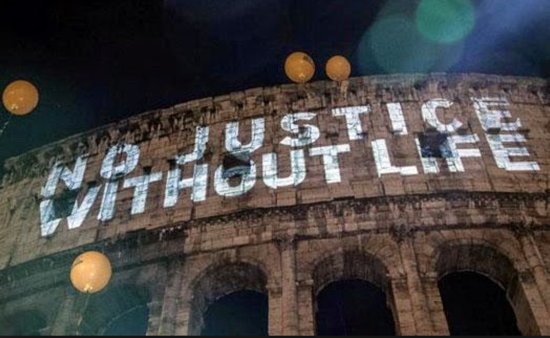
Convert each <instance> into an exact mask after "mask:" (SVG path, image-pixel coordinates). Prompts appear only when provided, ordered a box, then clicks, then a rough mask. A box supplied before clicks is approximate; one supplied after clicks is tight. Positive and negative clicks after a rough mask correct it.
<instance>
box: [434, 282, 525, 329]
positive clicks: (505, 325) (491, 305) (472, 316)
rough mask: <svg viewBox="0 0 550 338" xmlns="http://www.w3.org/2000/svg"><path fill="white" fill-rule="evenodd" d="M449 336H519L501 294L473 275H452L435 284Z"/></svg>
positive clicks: (497, 287) (511, 313)
mask: <svg viewBox="0 0 550 338" xmlns="http://www.w3.org/2000/svg"><path fill="white" fill-rule="evenodd" d="M439 290H440V293H441V298H442V301H443V308H444V309H445V316H446V317H447V323H448V325H449V332H450V334H451V335H520V332H519V330H518V327H517V324H516V317H515V315H514V310H513V309H512V307H511V306H510V303H509V302H508V299H507V298H506V294H505V292H504V290H503V289H502V288H501V287H500V286H499V285H498V284H496V283H495V282H493V281H492V280H490V279H489V278H487V277H485V276H483V275H481V274H478V273H475V272H454V273H450V274H448V275H446V276H444V277H443V278H441V279H440V280H439Z"/></svg>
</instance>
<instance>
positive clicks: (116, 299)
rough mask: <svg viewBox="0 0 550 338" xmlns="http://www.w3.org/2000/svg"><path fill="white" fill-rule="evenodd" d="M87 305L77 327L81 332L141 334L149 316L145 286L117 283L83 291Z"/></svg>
mask: <svg viewBox="0 0 550 338" xmlns="http://www.w3.org/2000/svg"><path fill="white" fill-rule="evenodd" d="M86 297H89V298H88V305H87V307H86V309H85V310H84V312H83V314H82V321H81V323H80V325H79V327H78V333H79V334H81V335H119V336H144V335H145V334H146V333H147V326H148V320H149V309H148V307H147V302H148V301H149V297H148V294H147V292H146V290H144V289H142V288H138V287H134V286H128V285H125V286H118V287H112V288H109V289H107V290H105V291H103V292H100V293H97V294H90V295H86Z"/></svg>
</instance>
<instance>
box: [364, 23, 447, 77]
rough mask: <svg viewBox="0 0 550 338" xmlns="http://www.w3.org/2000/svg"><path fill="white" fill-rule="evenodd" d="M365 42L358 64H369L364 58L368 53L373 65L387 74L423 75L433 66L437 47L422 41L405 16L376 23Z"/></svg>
mask: <svg viewBox="0 0 550 338" xmlns="http://www.w3.org/2000/svg"><path fill="white" fill-rule="evenodd" d="M366 38H367V39H366V41H365V42H367V43H364V42H363V43H362V44H361V45H360V46H359V57H360V59H359V62H360V63H365V62H372V61H371V60H370V59H369V57H368V55H369V54H371V53H372V54H371V55H372V56H373V57H374V61H375V62H376V64H377V65H378V66H380V67H381V68H382V69H384V71H386V72H387V73H409V72H427V71H429V70H430V69H432V67H433V66H434V64H435V63H436V57H437V55H438V49H439V48H438V46H436V45H435V44H434V43H432V42H430V41H428V40H426V39H424V37H423V36H422V35H420V34H419V33H418V32H417V30H416V29H415V26H414V22H413V21H412V20H409V19H408V18H407V17H405V16H402V15H392V16H388V17H385V18H382V19H379V20H378V21H376V23H375V24H374V25H373V26H372V27H371V29H370V30H369V31H368V33H367V36H366ZM367 46H368V49H369V50H367V48H365V47H367Z"/></svg>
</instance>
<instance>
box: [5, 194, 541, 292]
mask: <svg viewBox="0 0 550 338" xmlns="http://www.w3.org/2000/svg"><path fill="white" fill-rule="evenodd" d="M433 200H446V201H471V202H474V203H476V202H496V203H498V202H502V201H508V202H510V201H511V202H518V208H520V209H521V208H523V206H521V204H520V203H521V202H526V201H546V202H548V201H550V193H549V192H545V193H518V192H516V193H496V192H466V191H453V192H449V193H445V192H438V193H433V194H418V195H405V196H383V197H374V198H362V199H353V198H350V199H340V200H337V201H331V202H319V203H314V204H304V205H295V206H288V207H274V208H270V209H248V210H242V211H239V212H236V213H233V214H229V215H224V216H220V217H210V218H207V219H200V220H194V221H189V222H184V223H180V224H177V225H174V226H172V227H164V228H158V229H153V230H139V231H134V232H130V233H126V234H125V235H124V236H120V237H117V238H111V239H108V240H104V241H100V242H96V243H93V244H89V245H85V246H81V247H76V248H73V249H70V250H67V251H63V252H59V253H56V254H52V255H49V256H46V257H41V258H37V259H34V260H32V261H29V262H24V263H21V264H18V265H15V266H11V267H8V268H6V269H4V270H2V271H0V285H1V286H2V287H3V288H4V287H6V288H10V285H12V283H13V282H16V281H20V280H24V279H26V278H31V277H32V276H36V275H38V274H43V273H45V272H48V273H47V274H48V276H47V277H44V276H43V278H41V280H42V282H44V283H48V284H49V285H50V286H51V285H61V284H63V283H66V282H67V280H65V279H60V276H62V277H63V276H65V275H66V276H68V272H69V270H70V266H71V264H72V261H73V259H74V258H75V257H76V256H77V255H78V254H79V253H81V252H83V251H86V250H101V251H104V252H106V253H108V254H111V255H113V257H115V259H114V262H113V266H114V269H115V270H126V269H130V268H132V267H134V266H139V265H142V264H149V263H155V262H159V261H164V260H168V259H170V258H174V257H180V256H182V255H183V251H184V250H183V243H184V240H185V237H186V236H187V235H186V231H187V230H189V229H190V228H193V227H200V226H208V225H211V224H216V223H217V224H219V223H224V222H225V223H227V222H238V221H243V220H248V221H254V220H257V221H260V222H262V221H263V220H265V219H270V218H271V217H272V216H273V215H292V216H296V217H301V218H303V217H307V212H308V211H309V210H319V209H323V210H328V211H330V212H332V213H334V214H338V213H341V212H343V210H344V209H346V208H357V207H361V208H364V207H375V206H381V205H384V206H389V205H395V206H398V205H414V204H418V203H421V202H429V201H433ZM487 207H489V208H491V205H488V206H487ZM361 208H359V209H361ZM419 208H421V206H419ZM481 208H483V207H481ZM362 210H364V209H362ZM400 225H401V226H402V227H400ZM456 229H468V230H475V229H478V230H479V229H501V230H507V231H510V232H512V233H513V234H515V235H518V234H520V235H521V234H524V233H525V232H526V231H527V232H528V233H532V232H534V231H548V230H550V223H547V222H543V223H534V222H532V221H529V222H527V223H526V222H523V221H520V222H508V223H504V224H498V223H494V222H486V223H483V224H468V223H456V224H445V225H440V226H433V225H429V226H408V225H405V224H403V223H400V224H397V225H395V226H389V227H380V228H374V229H367V230H364V229H362V230H355V231H346V232H342V233H325V234H319V235H304V234H296V235H293V236H292V241H302V240H314V239H322V238H333V237H338V236H340V237H342V236H345V237H347V236H356V235H360V234H389V235H390V236H391V237H392V238H393V239H394V240H395V241H396V242H397V241H399V239H402V237H411V238H412V237H414V234H415V233H419V232H430V231H444V230H456ZM518 231H519V232H518ZM281 236H283V237H280V236H279V237H277V236H275V237H274V238H273V239H269V240H266V241H265V243H268V242H277V241H278V240H287V239H288V238H287V237H288V236H287V237H285V235H284V234H281ZM171 241H180V242H181V243H180V244H178V245H177V246H172V247H169V248H167V249H166V248H165V249H160V248H157V246H155V245H156V244H162V243H169V242H171ZM260 244H263V243H255V244H252V245H260ZM151 245H152V246H154V248H153V249H152V250H148V251H147V253H146V254H144V255H140V254H139V252H140V250H142V249H144V248H146V247H148V246H151ZM132 250H133V251H135V253H136V254H127V255H125V258H122V259H121V258H118V259H117V258H116V257H117V253H120V252H129V251H132ZM218 250H219V249H213V250H199V251H197V252H196V253H195V252H193V253H191V254H190V255H193V254H198V253H205V252H209V251H218ZM136 257H137V258H136ZM67 278H68V277H67ZM37 287H38V288H40V287H39V286H37ZM37 290H38V289H37ZM1 296H2V295H1V294H0V297H1Z"/></svg>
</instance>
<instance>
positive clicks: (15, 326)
mask: <svg viewBox="0 0 550 338" xmlns="http://www.w3.org/2000/svg"><path fill="white" fill-rule="evenodd" d="M47 326H48V323H47V322H46V319H45V317H44V316H43V315H42V314H41V313H40V312H38V311H34V310H30V311H22V312H17V313H14V314H12V315H10V316H7V317H4V318H2V319H0V336H41V335H43V334H44V332H43V330H44V329H45V328H46V327H47Z"/></svg>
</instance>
